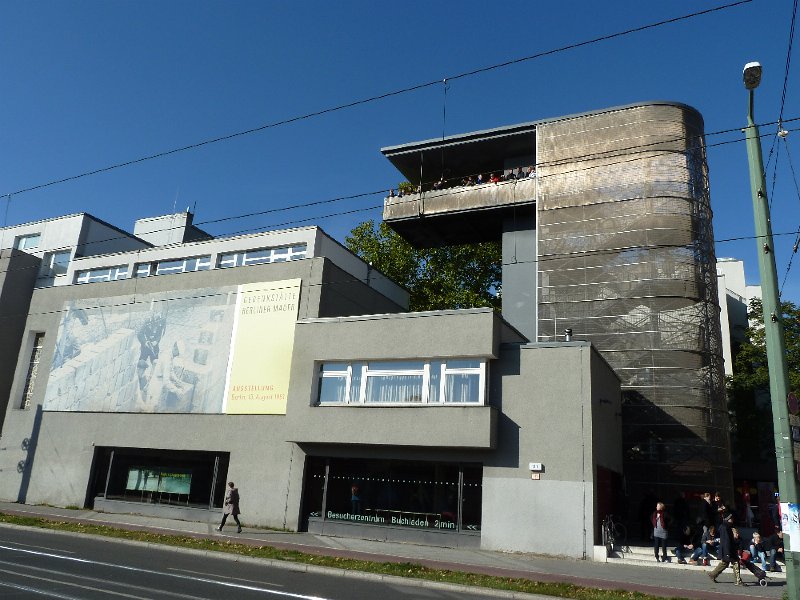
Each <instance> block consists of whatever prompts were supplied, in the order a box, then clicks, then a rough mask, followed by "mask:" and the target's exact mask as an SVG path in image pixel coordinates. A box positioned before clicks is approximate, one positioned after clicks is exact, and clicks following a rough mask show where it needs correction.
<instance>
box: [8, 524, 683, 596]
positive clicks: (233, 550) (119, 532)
mask: <svg viewBox="0 0 800 600" xmlns="http://www.w3.org/2000/svg"><path fill="white" fill-rule="evenodd" d="M0 522H1V523H9V524H13V525H24V526H27V527H38V528H40V529H54V530H59V531H70V532H75V533H87V534H91V535H99V536H103V537H108V538H117V539H125V540H135V541H139V542H147V543H151V544H163V545H165V546H178V547H181V548H191V549H193V550H204V551H214V552H227V553H230V554H237V555H240V556H249V557H253V558H266V559H272V560H281V561H287V562H294V563H303V564H309V565H318V566H322V567H332V568H336V569H346V570H351V571H362V572H366V573H375V574H380V575H392V576H395V577H410V578H415V579H424V580H428V581H438V582H442V583H451V584H456V585H466V586H472V587H482V588H490V589H496V590H505V591H510V592H525V593H529V594H542V595H545V596H556V597H559V598H573V599H574V600H680V599H679V597H676V596H672V597H669V598H667V597H665V596H652V595H650V594H643V593H641V592H633V591H627V590H605V589H596V588H589V587H583V586H579V585H573V584H571V583H558V582H545V581H533V580H530V579H523V578H513V577H497V576H492V575H480V574H477V573H466V572H461V571H450V570H445V569H432V568H430V567H425V566H422V565H418V564H415V563H394V562H375V561H366V560H356V559H352V558H339V557H335V556H320V555H315V554H308V553H305V552H298V551H296V550H282V549H279V548H274V547H272V546H266V545H265V546H250V545H247V544H239V543H236V542H232V541H230V540H216V539H205V538H194V537H188V536H181V535H166V534H160V533H150V532H146V531H129V530H126V529H117V528H115V527H109V526H106V525H92V524H86V523H79V522H72V521H58V520H51V519H45V518H41V517H21V516H16V515H7V514H4V513H0Z"/></svg>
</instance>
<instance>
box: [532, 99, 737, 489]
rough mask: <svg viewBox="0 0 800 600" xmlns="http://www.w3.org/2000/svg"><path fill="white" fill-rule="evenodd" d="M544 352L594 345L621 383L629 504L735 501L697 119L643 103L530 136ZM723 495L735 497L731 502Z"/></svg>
mask: <svg viewBox="0 0 800 600" xmlns="http://www.w3.org/2000/svg"><path fill="white" fill-rule="evenodd" d="M537 173H538V174H539V196H538V204H537V233H538V257H539V265H538V271H539V290H538V291H539V314H538V318H539V329H538V331H539V340H541V341H549V340H555V339H563V338H561V335H562V332H563V330H564V329H565V328H571V329H572V331H573V336H574V338H575V339H581V340H588V341H591V342H592V343H593V344H594V345H595V346H596V347H597V348H598V349H599V350H600V351H601V353H602V354H603V355H604V357H605V358H606V360H607V361H608V362H609V364H611V366H612V367H613V368H614V369H615V371H616V372H617V374H618V375H619V376H620V377H621V378H622V385H623V390H624V402H623V414H622V418H623V432H624V433H623V435H624V441H623V443H624V451H625V475H626V479H627V482H628V487H629V491H630V492H631V494H632V496H633V498H632V501H635V499H636V498H637V497H638V495H639V494H642V493H643V492H644V491H645V490H648V489H652V490H654V491H656V492H657V493H658V494H659V495H660V496H661V497H663V498H665V499H667V500H671V499H672V496H671V495H669V494H677V492H678V491H679V490H689V489H692V490H705V489H711V488H712V487H713V488H715V489H720V490H722V491H723V493H725V490H730V489H731V485H732V480H731V471H730V448H729V441H728V420H727V412H726V404H725V391H724V382H723V372H722V353H721V333H720V326H719V306H718V305H717V293H716V269H715V263H716V261H715V257H714V248H713V234H712V229H711V209H710V205H709V195H708V177H707V166H706V161H705V148H704V139H703V124H702V119H701V117H700V115H699V114H697V113H696V112H694V111H692V110H691V109H688V108H682V107H679V106H674V105H648V106H639V107H633V108H626V109H621V110H619V111H612V112H607V113H602V114H593V115H587V116H584V117H577V118H572V119H567V120H564V121H560V122H550V123H545V124H542V125H540V126H539V127H538V128H537ZM728 495H730V494H728Z"/></svg>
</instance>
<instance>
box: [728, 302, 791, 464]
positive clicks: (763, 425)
mask: <svg viewBox="0 0 800 600" xmlns="http://www.w3.org/2000/svg"><path fill="white" fill-rule="evenodd" d="M781 310H782V312H783V316H782V319H783V326H784V332H785V337H786V360H787V363H788V365H789V389H790V390H793V391H795V392H797V391H798V390H800V307H798V306H797V305H795V304H794V303H792V302H783V303H781ZM747 317H748V320H749V323H750V325H749V327H748V328H747V330H746V331H745V341H743V342H742V343H741V344H740V346H739V347H738V349H736V351H735V356H734V359H733V375H732V376H730V377H728V381H727V386H728V398H729V401H728V409H729V412H730V415H731V425H732V433H733V440H734V444H733V445H734V454H735V455H736V454H738V455H740V456H741V458H742V459H746V458H747V457H749V458H750V459H751V460H752V459H754V458H756V459H757V458H759V457H761V458H767V457H769V456H772V457H774V456H775V439H774V435H773V428H772V405H771V403H770V397H769V365H768V364H767V346H766V335H765V333H764V308H763V306H762V304H761V300H760V299H758V298H755V299H753V300H751V301H750V306H749V310H748V312H747Z"/></svg>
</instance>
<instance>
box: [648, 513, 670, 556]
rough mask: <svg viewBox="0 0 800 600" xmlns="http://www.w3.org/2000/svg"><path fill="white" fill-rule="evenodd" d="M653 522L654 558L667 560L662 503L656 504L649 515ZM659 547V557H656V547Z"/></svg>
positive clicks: (664, 516) (665, 517) (665, 529)
mask: <svg viewBox="0 0 800 600" xmlns="http://www.w3.org/2000/svg"><path fill="white" fill-rule="evenodd" d="M650 522H651V523H652V524H653V550H654V552H655V554H656V560H657V561H659V562H667V515H666V512H664V503H663V502H659V503H658V504H656V512H654V513H653V514H652V516H651V517H650ZM659 546H660V547H661V558H659V557H658V548H659Z"/></svg>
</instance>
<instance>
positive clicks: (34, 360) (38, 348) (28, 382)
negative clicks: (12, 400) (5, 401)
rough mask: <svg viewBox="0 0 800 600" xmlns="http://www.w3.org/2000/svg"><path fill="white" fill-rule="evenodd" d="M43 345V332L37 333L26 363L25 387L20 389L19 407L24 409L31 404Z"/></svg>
mask: <svg viewBox="0 0 800 600" xmlns="http://www.w3.org/2000/svg"><path fill="white" fill-rule="evenodd" d="M43 347H44V333H37V334H36V336H35V337H34V339H33V349H32V350H31V359H30V362H29V363H28V376H27V377H26V378H25V388H24V389H23V390H22V402H21V403H20V408H21V409H23V410H25V409H28V408H30V406H31V398H33V387H34V385H35V384H36V375H37V373H38V372H39V361H40V360H41V358H42V348H43Z"/></svg>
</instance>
